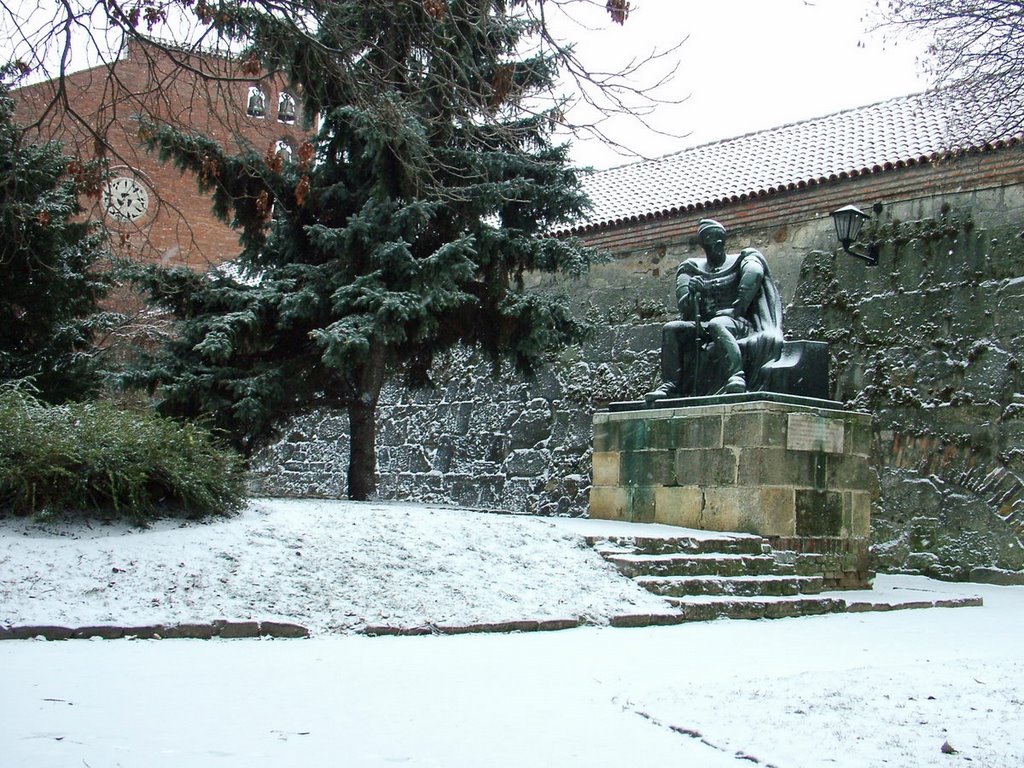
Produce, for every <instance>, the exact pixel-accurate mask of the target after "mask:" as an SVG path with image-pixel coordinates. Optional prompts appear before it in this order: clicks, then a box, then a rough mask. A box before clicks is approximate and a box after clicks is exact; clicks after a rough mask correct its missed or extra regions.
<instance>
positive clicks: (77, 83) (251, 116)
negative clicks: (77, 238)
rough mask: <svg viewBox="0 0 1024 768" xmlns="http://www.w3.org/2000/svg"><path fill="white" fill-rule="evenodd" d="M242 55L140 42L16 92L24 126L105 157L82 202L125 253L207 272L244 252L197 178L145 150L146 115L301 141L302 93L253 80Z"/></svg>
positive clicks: (260, 140)
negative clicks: (99, 181) (102, 178)
mask: <svg viewBox="0 0 1024 768" xmlns="http://www.w3.org/2000/svg"><path fill="white" fill-rule="evenodd" d="M247 69H248V68H247V67H246V66H245V65H244V63H243V62H240V61H239V60H237V59H234V58H231V57H227V56H224V55H218V54H215V53H196V52H192V51H184V50H181V49H179V48H175V47H173V46H168V45H164V44H161V43H159V42H157V41H148V42H138V41H133V42H131V43H129V44H128V45H127V48H126V51H125V54H124V55H123V56H121V57H120V58H118V59H117V60H115V61H114V62H112V63H110V64H107V65H101V66H97V67H93V68H91V69H87V70H84V71H81V72H76V73H74V74H71V75H69V76H67V77H66V78H64V79H63V80H48V81H45V82H41V83H37V84H33V85H29V86H26V87H23V88H20V89H18V90H16V91H14V93H13V94H12V95H13V97H14V99H15V104H16V115H17V119H18V121H19V123H21V124H22V125H23V126H26V127H28V128H29V129H30V130H31V131H32V132H33V133H34V134H35V135H37V136H38V137H39V138H40V139H57V140H59V141H62V142H63V143H64V145H65V151H66V152H67V153H68V154H74V155H77V156H78V157H80V158H81V159H83V160H88V159H93V158H96V157H98V156H103V157H105V159H106V161H107V163H108V166H109V170H110V178H109V181H108V183H107V184H106V186H105V188H104V189H103V190H102V191H101V194H100V195H98V196H97V197H95V198H90V199H87V200H85V201H83V204H84V205H85V206H86V207H87V209H88V215H89V217H90V218H93V219H96V220H98V221H102V222H103V224H104V226H105V227H107V228H108V230H109V231H110V232H111V233H112V234H113V235H114V237H113V238H112V243H113V244H114V246H115V248H116V249H117V250H118V251H120V252H121V253H123V254H127V255H132V256H134V257H136V258H140V259H143V260H147V261H158V262H161V263H164V264H167V265H188V266H190V267H193V268H197V269H205V268H206V267H208V266H209V265H211V264H218V263H221V262H223V261H225V260H230V259H232V258H234V257H235V255H237V253H238V251H239V245H238V236H237V234H236V233H235V232H234V231H233V230H232V229H231V228H230V227H228V226H226V225H225V224H223V223H222V222H221V221H219V220H217V219H216V218H215V217H214V215H213V213H212V211H211V206H210V200H209V198H208V197H207V196H204V195H200V194H199V192H198V190H197V187H196V180H195V178H194V177H193V176H191V175H190V174H183V173H182V172H181V171H179V170H178V169H177V168H175V167H174V166H173V165H172V164H170V163H167V164H164V163H161V162H160V160H159V158H158V157H157V156H156V155H154V154H149V153H147V152H146V151H145V150H144V149H142V148H141V147H140V144H139V140H138V130H139V121H138V116H139V115H146V116H147V117H148V118H149V119H151V120H153V121H155V122H163V123H168V124H171V125H174V126H177V127H180V128H184V129H187V130H193V131H195V132H197V133H200V134H202V135H204V136H207V137H210V138H212V139H214V140H216V141H218V142H219V143H220V144H221V145H222V146H225V147H235V148H243V147H245V148H251V149H253V150H254V151H256V152H259V153H260V154H266V153H268V152H275V151H285V152H287V151H294V150H295V149H297V147H298V144H299V143H300V142H301V141H302V137H303V118H302V115H301V114H300V113H299V108H298V99H297V97H296V96H297V95H296V94H294V93H291V92H289V91H288V89H287V88H286V87H285V85H284V83H283V82H282V81H281V80H280V78H274V77H266V76H262V77H261V76H255V77H254V76H253V75H251V74H248V73H247Z"/></svg>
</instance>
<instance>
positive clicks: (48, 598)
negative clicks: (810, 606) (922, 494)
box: [0, 501, 1024, 768]
mask: <svg viewBox="0 0 1024 768" xmlns="http://www.w3.org/2000/svg"><path fill="white" fill-rule="evenodd" d="M586 525H587V524H586V523H585V522H576V523H555V524H552V523H551V522H548V521H544V520H538V519H532V518H519V517H509V516H495V515H484V514H480V513H473V512H460V511H452V510H441V509H428V508H422V507H413V506H393V505H370V504H365V505H351V504H343V503H322V502H277V501H273V502H269V501H261V502H256V503H255V504H254V505H253V507H252V509H251V510H250V511H248V512H247V513H245V514H244V515H243V516H241V517H239V518H236V519H234V520H227V521H215V522H212V523H208V524H202V525H189V526H185V527H179V526H176V525H170V524H164V525H161V526H157V527H155V528H153V529H151V530H149V531H145V532H130V531H128V530H126V529H117V528H110V527H103V528H95V529H93V530H81V529H75V528H72V527H67V526H65V527H64V528H62V529H60V530H59V531H58V532H57V533H44V532H42V531H40V530H38V529H34V528H31V527H26V526H24V525H22V524H20V523H12V522H11V521H2V522H0V622H16V623H66V624H69V625H71V624H97V623H104V622H120V623H144V622H153V621H171V620H186V619H194V620H208V619H210V618H247V617H258V618H262V619H269V618H280V619H284V620H293V621H298V622H300V623H304V624H307V625H309V626H311V627H312V628H314V630H315V631H316V633H317V634H316V636H315V637H313V638H312V639H307V640H269V639H264V640H223V639H218V640H209V641H202V640H160V641H156V640H154V641H149V640H146V641H139V640H135V641H129V640H106V641H102V640H95V641H85V640H81V641H69V642H44V641H31V640H29V641H4V642H0V691H2V695H0V768H8V767H10V768H23V767H25V768H27V767H29V766H31V767H36V766H39V767H41V768H45V767H47V766H54V767H56V766H61V767H64V766H73V767H79V766H88V767H89V768H108V767H109V768H113V767H114V766H124V767H127V766H145V767H146V768H160V767H161V766H168V767H170V766H174V767H175V768H181V767H182V766H189V767H191V766H200V767H206V766H211V767H212V766H232V767H234V766H247V767H252V766H256V767H259V766H291V765H297V766H315V767H319V766H332V767H333V766H389V765H396V764H397V765H410V766H452V767H455V768H457V767H459V766H467V767H468V766H473V767H474V768H476V767H479V766H517V768H518V767H521V766H559V768H561V767H563V766H622V765H630V764H637V763H644V764H653V765H672V766H698V767H700V766H710V767H711V768H715V767H716V766H734V767H736V768H738V766H742V765H749V764H750V761H754V762H758V763H760V764H762V765H774V766H778V768H798V767H799V766H850V767H851V768H852V767H854V766H856V767H857V768H861V767H862V766H908V767H909V766H946V765H950V766H952V765H973V766H988V767H992V768H1002V767H1003V766H1007V767H1008V766H1019V765H1024V651H1022V649H1024V588H1022V587H994V586H985V585H977V584H970V585H951V584H937V583H936V582H932V581H929V580H927V579H921V578H912V577H902V578H896V577H889V578H886V577H880V578H879V586H880V587H881V588H883V589H886V590H895V589H899V590H901V591H904V592H912V591H917V590H920V591H922V593H927V594H928V595H931V596H934V594H935V593H936V592H939V593H944V594H950V595H956V594H961V595H966V594H979V595H981V596H983V597H984V599H985V606H984V607H981V608H957V609H933V610H914V611H895V612H888V613H859V614H839V615H830V616H816V617H807V618H798V619H783V620H777V621H767V620H762V621H717V622H710V623H702V624H686V625H680V626H673V627H654V628H646V629H612V628H608V627H602V626H594V627H584V628H579V629H572V630H566V631H561V632H542V633H527V634H497V635H494V634H492V635H458V636H424V637H376V638H373V637H365V636H361V635H355V634H351V633H350V632H351V630H355V629H358V628H359V627H360V626H361V625H363V624H365V623H373V622H376V621H379V620H384V619H386V620H388V621H390V622H393V623H399V621H398V620H400V621H401V623H410V624H412V623H417V622H424V623H445V622H448V623H458V622H464V623H473V622H476V621H491V620H504V619H535V618H541V617H553V618H566V617H573V616H580V615H585V616H589V617H591V618H592V619H594V620H595V621H597V622H600V620H601V617H604V616H609V615H614V614H617V613H635V612H637V611H641V610H658V609H660V607H661V602H660V601H659V600H657V599H656V598H653V596H649V595H647V594H646V593H644V592H640V591H638V590H636V589H635V588H634V587H633V585H632V584H631V583H630V582H628V581H625V580H624V579H621V578H620V577H619V576H618V575H617V574H616V573H615V572H614V571H612V570H611V569H610V568H609V567H607V566H606V564H605V563H604V562H603V561H601V560H600V559H599V558H597V557H596V556H595V555H593V553H592V552H591V551H590V550H588V549H586V548H584V547H582V546H580V545H579V540H578V539H574V538H573V537H574V536H577V532H578V531H579V530H580V528H581V526H586ZM596 525H603V524H596ZM297 553H301V554H297ZM115 568H116V569H117V570H116V571H115V570H114V569H115ZM651 601H653V602H651ZM346 631H347V632H349V634H346V633H345V632H346ZM943 745H947V749H946V751H945V752H944V751H943ZM954 750H955V751H954Z"/></svg>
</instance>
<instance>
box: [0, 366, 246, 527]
mask: <svg viewBox="0 0 1024 768" xmlns="http://www.w3.org/2000/svg"><path fill="white" fill-rule="evenodd" d="M244 474H245V473H244V467H243V464H242V460H241V458H240V457H239V456H238V455H237V454H236V453H234V452H232V451H230V450H227V449H224V448H221V447H220V446H218V445H217V444H216V443H215V442H214V440H213V438H212V437H211V435H210V433H209V432H208V431H206V430H204V429H202V428H200V427H197V426H195V425H191V424H181V423H179V422H176V421H172V420H170V419H167V418H164V417H161V416H156V415H153V414H148V413H144V412H133V411H126V410H123V409H121V408H118V407H117V406H115V405H113V404H112V403H108V402H103V401H98V402H88V403H71V404H68V405H60V406H52V405H47V404H44V403H41V402H39V401H38V400H36V399H35V398H34V397H33V396H32V395H31V394H29V393H28V392H27V391H25V389H24V388H19V387H16V386H7V387H3V388H0V510H7V511H10V512H13V513H14V514H16V515H37V516H52V515H61V514H66V513H85V514H90V515H99V516H102V517H106V518H115V517H116V518H123V519H128V520H131V521H133V522H145V521H146V520H148V519H152V518H155V517H159V516H163V515H169V514H174V515H181V514H183V515H186V516H188V517H203V516H206V515H226V514H231V513H232V512H235V511H237V510H238V509H240V508H241V507H242V505H243V503H244V501H245V478H244Z"/></svg>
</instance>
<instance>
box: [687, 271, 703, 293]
mask: <svg viewBox="0 0 1024 768" xmlns="http://www.w3.org/2000/svg"><path fill="white" fill-rule="evenodd" d="M687 287H688V288H689V289H690V293H703V291H704V288H705V287H706V284H705V282H704V278H703V277H701V276H700V275H696V276H694V277H691V278H690V282H689V283H688V284H687Z"/></svg>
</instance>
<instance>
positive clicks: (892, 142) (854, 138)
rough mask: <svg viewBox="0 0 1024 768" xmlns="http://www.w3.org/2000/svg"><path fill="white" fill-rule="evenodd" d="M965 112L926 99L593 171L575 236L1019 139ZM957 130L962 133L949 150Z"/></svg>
mask: <svg viewBox="0 0 1024 768" xmlns="http://www.w3.org/2000/svg"><path fill="white" fill-rule="evenodd" d="M966 109H969V105H968V106H964V105H955V104H953V103H952V102H951V100H950V99H949V98H948V96H947V95H945V94H943V93H942V92H934V91H932V92H927V93H921V94H915V95H912V96H904V97H900V98H896V99H890V100H888V101H883V102H879V103H877V104H872V105H870V106H866V107H858V108H856V109H848V110H845V111H843V112H837V113H835V114H832V115H826V116H825V117H819V118H814V119H811V120H803V121H801V122H797V123H791V124H789V125H783V126H780V127H778V128H770V129H768V130H763V131H757V132H756V133H749V134H746V135H744V136H739V137H737V138H732V139H725V140H723V141H716V142H713V143H710V144H703V145H700V146H696V147H690V148H688V149H684V150H682V151H680V152H677V153H675V154H671V155H666V156H664V157H661V158H658V159H655V160H646V161H641V162H637V163H631V164H629V165H623V166H619V167H617V168H611V169H609V170H606V171H598V172H596V173H594V174H592V175H590V176H588V177H587V178H586V179H585V181H584V188H585V189H586V191H587V194H588V195H589V196H590V199H591V202H592V204H593V208H592V210H591V212H590V213H589V215H588V216H587V217H586V220H585V221H584V222H581V223H580V224H578V225H577V226H575V227H574V228H573V231H576V232H586V231H589V230H594V229H598V228H601V227H605V226H610V225H617V224H624V223H629V222H636V221H642V220H644V219H651V218H658V217H661V216H666V215H671V214H675V213H680V212H684V211H692V210H696V209H701V208H707V207H711V206H715V205H721V204H724V203H730V202H738V201H741V200H747V199H750V198H755V197H763V196H765V195H772V194H776V193H778V192H782V191H785V190H793V189H801V188H804V187H808V186H813V185H817V184H824V183H827V182H830V181H837V180H840V179H846V178H852V177H856V176H862V175H866V174H872V173H880V172H884V171H888V170H891V169H894V168H902V167H905V166H910V165H917V164H920V163H928V162H932V161H934V160H936V159H938V158H940V157H943V156H946V155H949V154H950V153H957V152H964V151H977V150H987V149H992V148H997V147H1002V146H1007V145H1012V144H1017V143H1020V142H1021V140H1022V138H1024V135H1022V134H1021V133H1020V132H1017V133H1013V134H1009V135H1007V134H1003V133H1001V132H1000V131H999V130H998V129H997V128H995V127H993V126H994V125H995V122H994V121H992V120H991V119H984V118H979V119H972V118H971V116H970V115H969V114H966V115H965V111H964V110H966ZM965 125H966V126H970V127H971V130H970V135H969V136H968V137H967V138H966V139H964V140H962V141H960V142H956V143H954V142H952V141H951V138H950V137H951V136H955V135H957V134H958V133H959V132H960V130H959V129H958V126H965Z"/></svg>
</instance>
